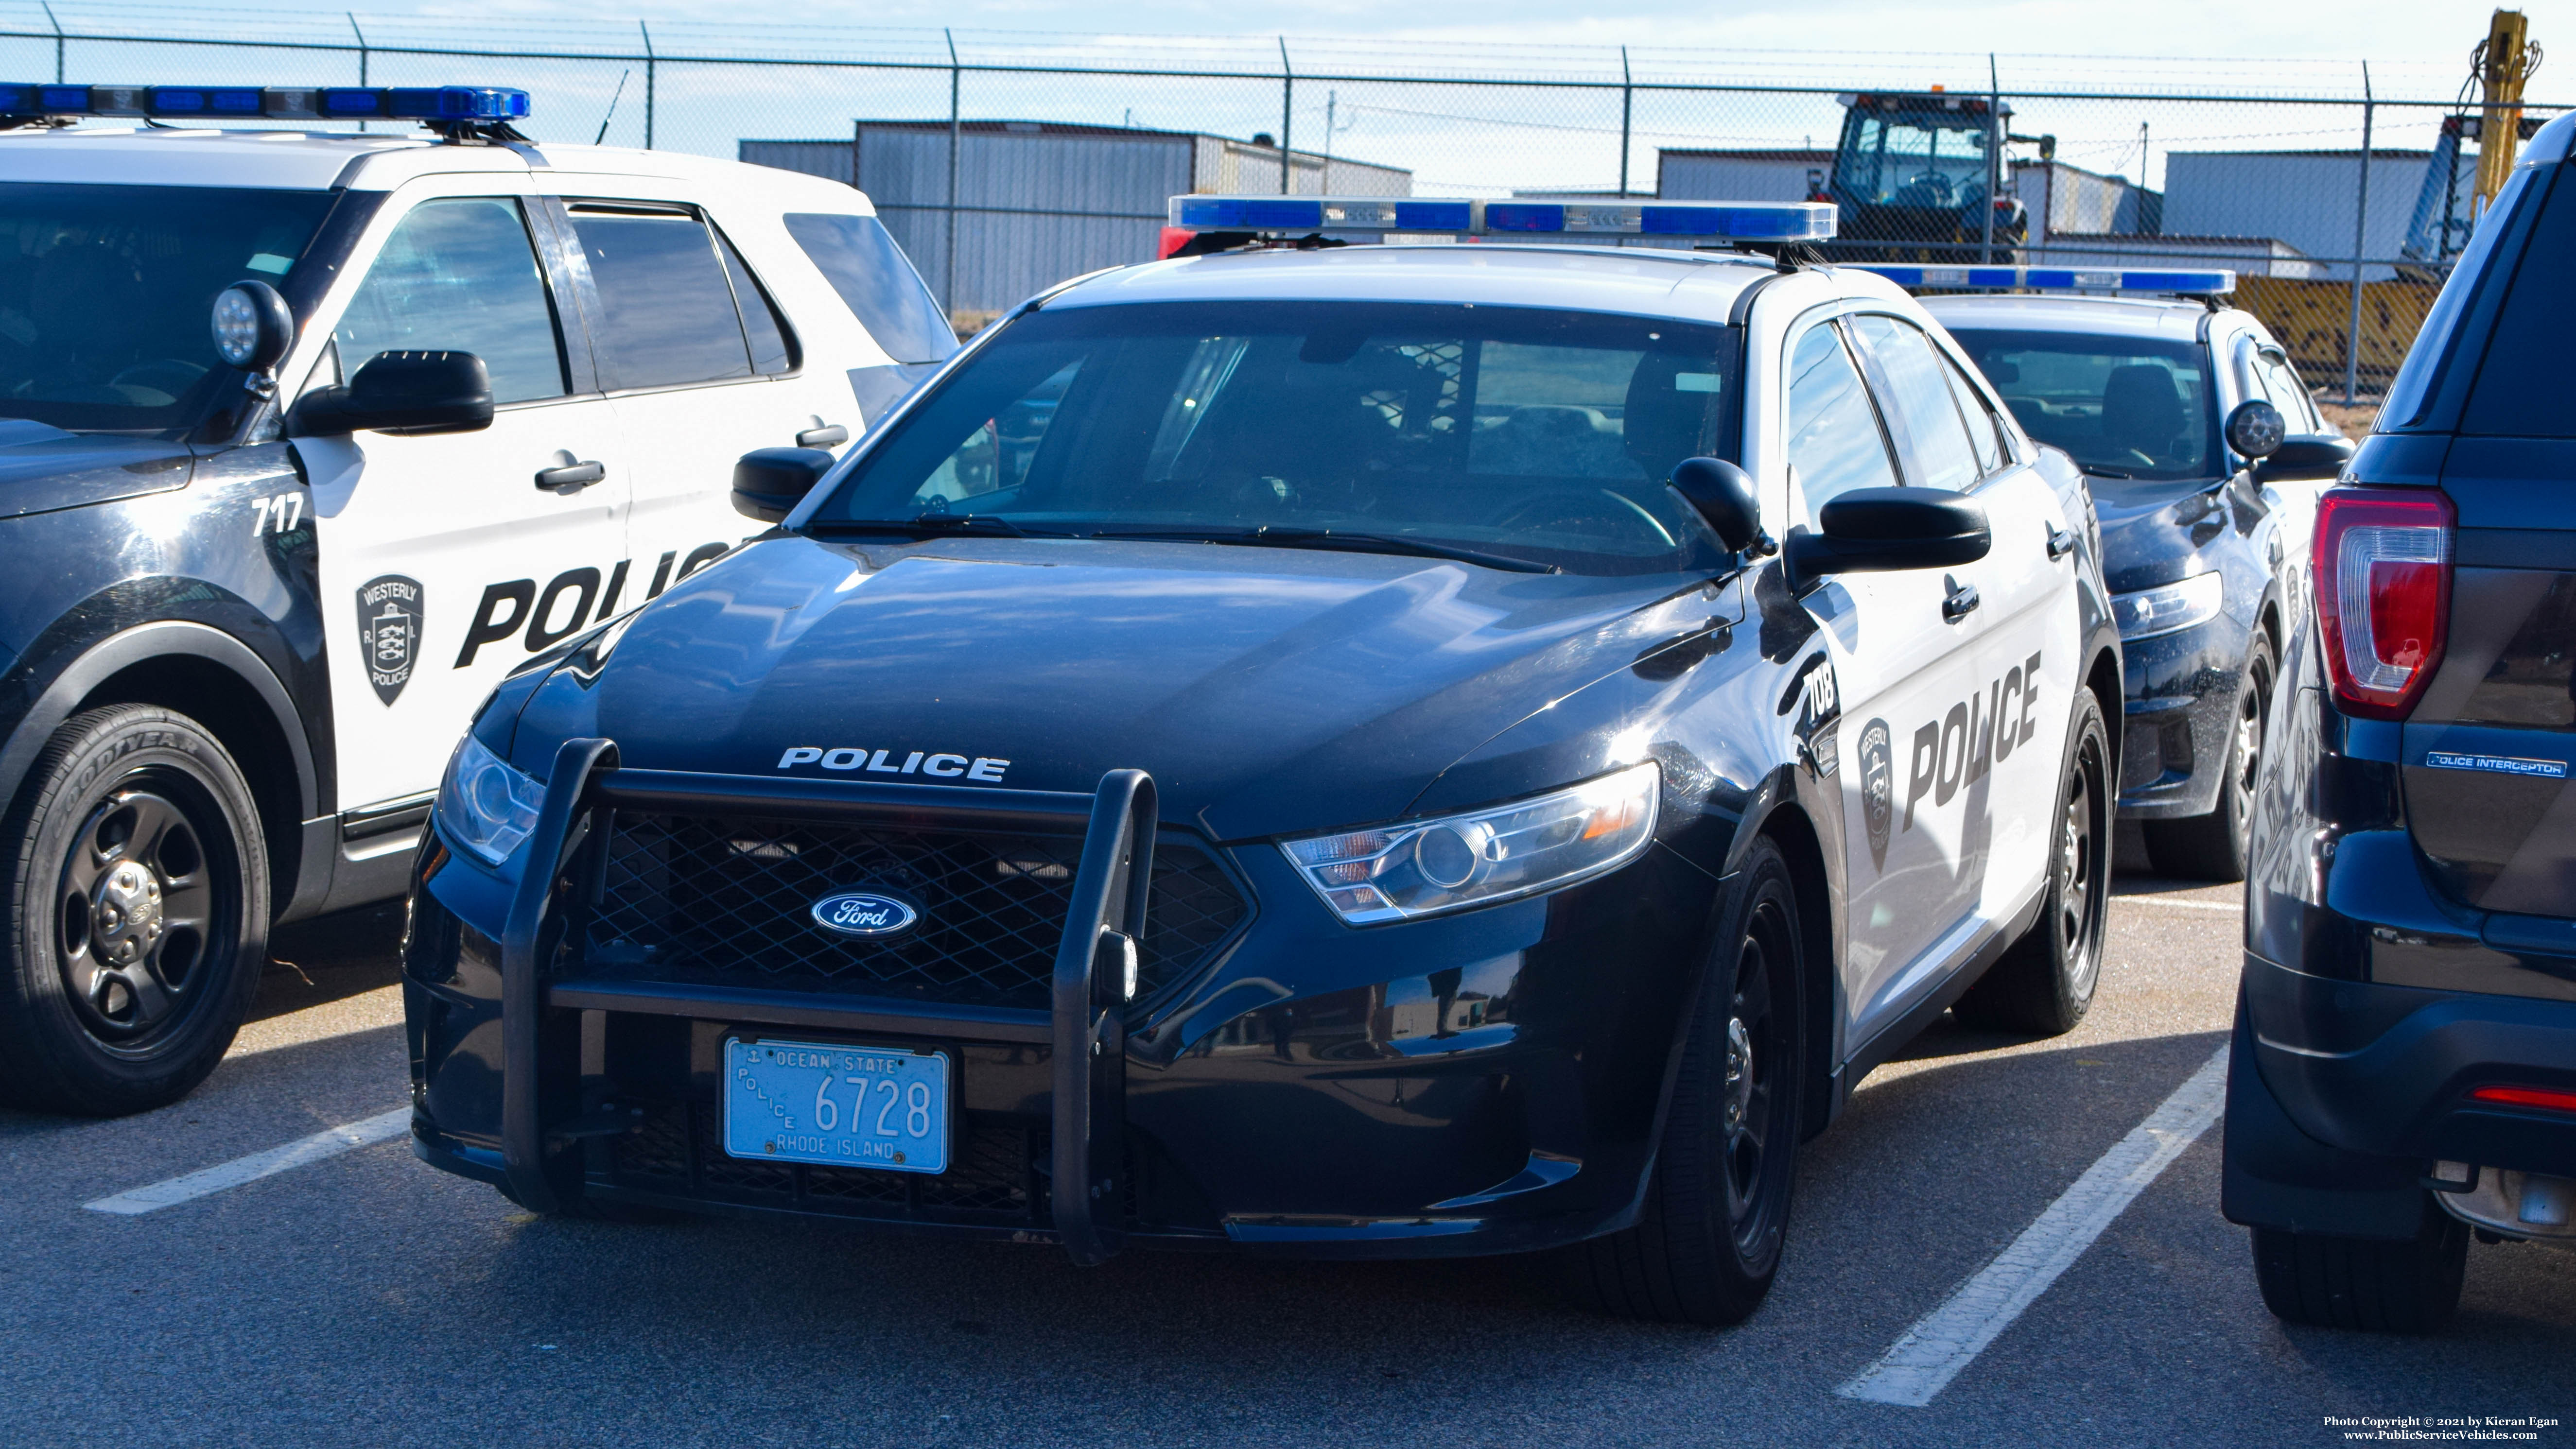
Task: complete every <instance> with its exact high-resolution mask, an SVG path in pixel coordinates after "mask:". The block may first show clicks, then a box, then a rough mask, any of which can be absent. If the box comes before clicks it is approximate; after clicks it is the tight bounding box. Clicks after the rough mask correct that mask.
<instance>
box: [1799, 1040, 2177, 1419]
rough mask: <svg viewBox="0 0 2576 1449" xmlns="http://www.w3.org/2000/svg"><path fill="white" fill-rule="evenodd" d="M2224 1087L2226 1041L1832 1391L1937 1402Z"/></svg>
mask: <svg viewBox="0 0 2576 1449" xmlns="http://www.w3.org/2000/svg"><path fill="white" fill-rule="evenodd" d="M2226 1093H2227V1048H2225V1047H2220V1048H2219V1049H2218V1053H2217V1055H2215V1056H2212V1057H2211V1058H2210V1059H2209V1060H2208V1061H2207V1062H2206V1063H2204V1064H2203V1065H2202V1066H2201V1069H2200V1070H2199V1071H2196V1072H2194V1073H2192V1074H2191V1079H2190V1080H2189V1081H2186V1082H2184V1083H2183V1084H2182V1085H2181V1086H2179V1087H2177V1088H2175V1089H2174V1094H2173V1095H2172V1096H2170V1097H2167V1098H2165V1100H2164V1105H2162V1106H2160V1107H2158V1108H2156V1110H2155V1111H2154V1112H2152V1113H2150V1114H2148V1116H2147V1120H2146V1121H2144V1122H2141V1123H2139V1124H2138V1125H2137V1126H2136V1127H2135V1128H2134V1129H2132V1130H2131V1131H2130V1133H2129V1135H2128V1136H2126V1137H2123V1138H2121V1139H2120V1140H2119V1141H2118V1142H2117V1143H2116V1144H2114V1145H2113V1146H2112V1148H2111V1150H2110V1151H2108V1152H2105V1153H2103V1154H2102V1156H2101V1157H2100V1158H2099V1159H2098V1160H2096V1161H2095V1162H2094V1164H2093V1165H2092V1166H2091V1167H2088V1168H2086V1169H2085V1170H2084V1175H2083V1176H2082V1177H2079V1178H2077V1179H2075V1185H2074V1186H2073V1187H2070V1188H2068V1189H2067V1190H2066V1191H2065V1193H2064V1194H2063V1195H2061V1196H2060V1197H2059V1198H2058V1199H2057V1201H2055V1202H2053V1203H2050V1204H2049V1205H2048V1211H2046V1212H2044V1213H2041V1214H2040V1215H2039V1220H2038V1221H2037V1222H2034V1223H2032V1224H2031V1225H2030V1226H2029V1227H2027V1228H2024V1229H2023V1230H2022V1234H2021V1236H2020V1237H2018V1238H2015V1239H2013V1242H2012V1246H2011V1247H2008V1248H2006V1249H2004V1250H2003V1251H2002V1252H2001V1253H1998V1254H1997V1255H1995V1260H1994V1261H1993V1262H1991V1263H1988V1264H1987V1265H1986V1266H1985V1268H1984V1270H1983V1271H1981V1272H1979V1273H1978V1274H1977V1276H1975V1277H1973V1278H1971V1279H1969V1280H1968V1281H1967V1282H1966V1283H1964V1284H1962V1285H1961V1286H1960V1288H1959V1291H1958V1292H1956V1293H1953V1294H1951V1295H1950V1299H1949V1301H1948V1302H1946V1303H1944V1304H1942V1305H1941V1306H1940V1307H1938V1308H1935V1309H1933V1310H1932V1311H1931V1312H1929V1313H1927V1314H1925V1315H1923V1316H1922V1317H1921V1318H1920V1319H1917V1320H1916V1321H1915V1324H1914V1326H1913V1327H1912V1328H1909V1329H1907V1330H1906V1331H1905V1336H1904V1337H1903V1338H1900V1339H1898V1340H1897V1341H1896V1346H1895V1347H1894V1348H1891V1349H1889V1350H1888V1351H1887V1352H1886V1354H1885V1355H1884V1356H1882V1357H1881V1358H1880V1359H1879V1360H1878V1362H1876V1363H1874V1364H1871V1365H1870V1366H1869V1367H1868V1368H1865V1369H1863V1370H1861V1372H1860V1374H1859V1375H1858V1376H1857V1377H1855V1378H1854V1379H1852V1380H1851V1382H1849V1383H1846V1384H1844V1385H1843V1386H1842V1387H1840V1388H1838V1389H1836V1390H1834V1392H1835V1393H1837V1394H1840V1395H1842V1396H1843V1397H1844V1398H1847V1399H1867V1400H1869V1401H1871V1402H1873V1403H1880V1404H1905V1405H1908V1406H1911V1407H1914V1408H1918V1409H1919V1408H1921V1407H1923V1406H1924V1405H1926V1404H1929V1403H1931V1402H1932V1400H1933V1398H1934V1397H1935V1396H1936V1395H1938V1394H1939V1393H1940V1392H1941V1390H1942V1389H1944V1388H1946V1387H1948V1386H1949V1383H1950V1380H1952V1379H1954V1378H1956V1377H1958V1375H1959V1371H1960V1370H1961V1369H1964V1368H1966V1367H1967V1366H1968V1365H1969V1364H1970V1363H1973V1362H1975V1360H1976V1357H1977V1355H1978V1354H1980V1353H1982V1352H1984V1351H1985V1347H1986V1345H1987V1344H1990V1343H1992V1342H1994V1341H1995V1335H1997V1334H1999V1333H2001V1332H2003V1331H2004V1330H2005V1329H2006V1328H2008V1327H2010V1326H2011V1325H2012V1321H2013V1320H2014V1319H2016V1318H2019V1317H2020V1316H2021V1313H2022V1310H2023V1309H2025V1308H2028V1307H2029V1306H2030V1305H2031V1304H2032V1303H2034V1302H2036V1301H2037V1300H2038V1298H2039V1295H2040V1294H2042V1293H2045V1292H2047V1291H2048V1285H2049V1284H2051V1283H2054V1282H2056V1281H2057V1275H2058V1274H2060V1273H2063V1272H2065V1271H2066V1270H2067V1269H2068V1268H2069V1267H2071V1266H2073V1265H2074V1262H2075V1260H2076V1259H2077V1258H2080V1257H2082V1256H2083V1255H2084V1250H2085V1249H2086V1248H2089V1247H2091V1246H2093V1240H2094V1239H2095V1238H2098V1237H2100V1236H2102V1230H2103V1229H2104V1228H2107V1227H2109V1226H2110V1225H2111V1221H2112V1219H2114V1218H2117V1217H2118V1216H2119V1215H2120V1214H2121V1212H2122V1211H2124V1210H2125V1209H2127V1207H2128V1206H2129V1204H2130V1203H2131V1202H2133V1201H2135V1200H2136V1199H2137V1196H2138V1194H2139V1193H2141V1192H2144V1191H2145V1190H2146V1187H2147V1184H2149V1183H2151V1182H2154V1181H2155V1180H2156V1176H2157V1174H2159V1173H2161V1172H2163V1171H2164V1170H2165V1169H2166V1168H2167V1167H2169V1166H2171V1165H2172V1163H2173V1160H2174V1159H2175V1158H2177V1157H2180V1156H2181V1155H2182V1151H2183V1149H2184V1148H2186V1147H2189V1146H2190V1145H2191V1144H2192V1143H2193V1142H2194V1141H2195V1140H2197V1139H2198V1138H2199V1136H2200V1134H2201V1133H2203V1132H2206V1131H2208V1130H2209V1124H2211V1123H2212V1122H2215V1121H2217V1120H2218V1114H2219V1110H2220V1108H2221V1107H2223V1106H2224V1105H2225V1101H2226Z"/></svg>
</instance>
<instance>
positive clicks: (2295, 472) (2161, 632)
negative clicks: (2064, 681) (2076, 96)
mask: <svg viewBox="0 0 2576 1449" xmlns="http://www.w3.org/2000/svg"><path fill="white" fill-rule="evenodd" d="M1878 270H1882V271H1885V272H1887V273H1889V274H1891V276H1892V279H1897V280H1905V281H1909V282H1917V283H1925V284H1928V285H1934V286H1942V285H1963V284H1965V285H1993V286H2016V285H2018V286H2027V287H2070V286H2072V287H2082V288H2085V289H2086V290H2087V291H2089V292H2092V293H2095V295H2084V296H2070V295H2062V294H2048V293H2041V294H2031V293H2022V294H2019V295H1994V296H1975V295H1949V296H1934V297H1927V298H1925V299H1924V302H1923V306H1924V310H1926V311H1928V312H1930V313H1931V314H1932V315H1933V316H1934V317H1936V318H1939V319H1940V321H1941V323H1942V325H1943V326H1945V327H1947V328H1949V329H1950V335H1951V336H1952V337H1953V338H1955V339H1957V341H1958V343H1959V346H1960V347H1961V348H1962V349H1963V350H1965V351H1966V353H1967V354H1968V356H1969V357H1970V358H1971V359H1972V360H1974V361H1975V363H1976V364H1977V366H1978V367H1979V369H1980V370H1982V371H1983V372H1984V373H1985V376H1986V379H1987V381H1989V382H1990V383H1992V384H1993V385H1994V387H1995V388H1996V390H1997V391H1998V392H2000V393H2001V394H2002V396H2003V400H2004V403H2005V405H2006V406H2007V407H2009V408H2010V409H2011V410H2012V414H2013V416H2014V418H2015V419H2016V420H2017V421H2019V422H2020V424H2021V425H2022V427H2023V428H2024V429H2025V430H2027V431H2028V432H2029V434H2030V435H2031V436H2032V437H2033V438H2036V439H2038V440H2039V441H2040V442H2042V443H2046V444H2049V445H2051V446H2053V447H2057V448H2062V449H2064V450H2065V451H2066V452H2067V453H2068V454H2070V455H2071V456H2072V457H2073V458H2074V459H2075V461H2076V463H2077V464H2078V465H2079V466H2080V467H2082V468H2083V470H2084V472H2085V474H2086V475H2087V477H2088V478H2089V479H2090V480H2091V484H2092V491H2093V498H2094V504H2095V506H2096V508H2097V509H2098V510H2099V512H2100V516H2101V521H2102V551H2103V558H2102V570H2103V574H2104V576H2105V577H2106V578H2107V579H2108V581H2109V583H2110V586H2111V590H2112V595H2111V607H2112V611H2113V613H2114V614H2116V615H2117V616H2118V619H2119V624H2120V647H2121V653H2122V658H2123V660H2124V664H2125V670H2126V685H2125V690H2124V694H2125V698H2124V703H2123V708H2124V709H2125V710H2126V711H2127V714H2128V728H2127V729H2126V730H2124V731H2123V734H2124V737H2125V739H2124V747H2123V749H2122V752H2121V767H2120V780H2119V790H2120V813H2121V814H2122V815H2124V816H2126V817H2129V818H2131V819H2135V820H2137V821H2139V822H2140V827H2141V830H2142V833H2143V834H2144V836H2145V841H2146V847H2147V856H2148V859H2149V861H2150V862H2151V863H2152V864H2153V865H2154V866H2155V868H2156V869H2157V870H2159V871H2161V872H2164V873H2165V874H2168V875H2176V876H2183V877H2187V878H2196V879H2203V880H2241V879H2243V878H2244V875H2245V868H2246V840H2247V834H2248V831H2249V830H2250V828H2251V825H2252V808H2251V807H2252V802H2253V799H2254V778H2255V775H2256V772H2257V771H2258V770H2259V769H2260V768H2261V763H2262V753H2263V728H2264V721H2265V717H2266V711H2267V710H2268V709H2269V707H2270V704H2271V700H2272V687H2273V680H2274V678H2275V677H2276V675H2277V674H2278V672H2279V661H2280V658H2281V654H2282V650H2283V648H2284V647H2285V645H2286V641H2287V640H2288V639H2289V637H2290V635H2291V633H2292V632H2293V631H2294V630H2296V629H2298V628H2300V627H2302V624H2303V621H2304V617H2305V611H2306V607H2307V606H2306V598H2307V588H2306V582H2305V573H2306V569H2307V547H2306V544H2307V538H2308V532H2309V529H2310V527H2311V526H2312V524H2313V522H2314V519H2315V516H2316V495H2317V492H2318V490H2319V489H2320V488H2322V487H2323V486H2324V485H2325V484H2326V483H2327V482H2330V481H2331V480H2332V479H2333V478H2334V476H2335V473H2336V471H2337V470H2338V469H2339V468H2341V467H2342V466H2343V464H2344V462H2345V460H2346V459H2348V458H2350V457H2351V456H2352V446H2351V444H2349V443H2347V442H2346V441H2344V439H2343V437H2342V435H2341V434H2339V433H2337V432H2335V431H2334V430H2333V429H2332V428H2331V427H2329V426H2328V425H2327V423H2326V421H2325V419H2324V418H2323V416H2322V415H2320V414H2319V412H2318V410H2317V405H2316V402H2315V400H2314V399H2313V398H2312V397H2310V395H2309V392H2308V388H2307V385H2306V384H2305V383H2303V382H2302V381H2300V379H2299V375H2298V372H2297V370H2296V369H2295V368H2294V367H2292V365H2291V363H2290V358H2289V355H2288V354H2287V352H2285V351H2284V350H2283V349H2282V347H2281V345H2280V344H2279V343H2278V342H2276V341H2275V340H2273V337H2272V334H2271V332H2270V331H2269V330H2268V329H2267V328H2265V327H2264V325H2263V323H2262V321H2261V320H2260V319H2258V318H2256V317H2255V316H2254V315H2253V314H2252V313H2250V312H2247V311H2244V310H2242V309H2241V308H2237V307H2232V306H2228V305H2226V304H2225V298H2226V297H2227V295H2228V294H2229V293H2231V292H2232V291H2233V290H2234V289H2235V285H2236V278H2235V275H2234V274H2233V273H2232V272H2227V271H2223V270H2221V271H2174V270H2161V271H2146V270H2125V271H2124V270H2107V271H2093V270H2080V269H2076V268H2067V267H2023V268H1983V267H1980V268H1966V267H1954V268H1936V267H1895V266H1890V267H1885V268H1880V269H1878ZM1994 274H1999V275H1994ZM2177 294H2183V295H2177Z"/></svg>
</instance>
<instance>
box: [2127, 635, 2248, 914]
mask: <svg viewBox="0 0 2576 1449" xmlns="http://www.w3.org/2000/svg"><path fill="white" fill-rule="evenodd" d="M2272 674H2273V665H2272V640H2271V638H2270V636H2268V635H2266V634H2263V633H2261V632H2259V631H2258V632H2257V633H2256V634H2255V635H2254V652H2253V653H2252V654H2250V655H2248V656H2247V657H2246V660H2245V672H2244V673H2243V674H2242V675H2240V676H2239V677H2238V678H2237V681H2236V711H2235V714H2234V715H2233V717H2232V718H2231V720H2230V723H2229V730H2228V738H2227V758H2226V760H2225V762H2224V764H2223V766H2222V768H2223V769H2224V770H2225V772H2226V773H2225V776H2224V778H2222V779H2221V780H2220V781H2219V782H2218V805H2217V808H2216V809H2213V810H2211V811H2210V812H2209V813H2208V814H2206V815H2193V816H2188V817H2186V818H2184V819H2180V820H2147V821H2141V822H2140V823H2139V834H2141V835H2142V836H2144V837H2145V838H2146V842H2147V863H2148V864H2150V865H2153V866H2154V867H2155V868H2156V873H2157V874H2159V875H2169V876H2175V877H2178V878H2180V879H2183V880H2214V881H2239V880H2243V879H2245V866H2246V858H2247V856H2248V854H2249V853H2250V852H2251V850H2252V846H2253V839H2254V781H2255V778H2256V776H2257V774H2258V773H2259V772H2260V771H2261V769H2262V767H2263V712H2264V710H2265V709H2267V708H2269V707H2270V705H2271V703H2272Z"/></svg>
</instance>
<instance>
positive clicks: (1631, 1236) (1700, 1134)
mask: <svg viewBox="0 0 2576 1449" xmlns="http://www.w3.org/2000/svg"><path fill="white" fill-rule="evenodd" d="M1742 879H1743V884H1742V885H1741V886H1739V887H1738V888H1737V890H1736V893H1735V894H1736V899H1735V901H1734V902H1733V903H1732V905H1731V906H1730V908H1729V910H1728V912H1727V916H1726V919H1725V921H1724V923H1723V925H1722V927H1721V928H1720V930H1719V931H1718V932H1717V934H1716V936H1715V938H1714V941H1713V943H1712V945H1711V947H1710V950H1709V952H1708V955H1707V957H1706V959H1705V962H1704V964H1703V965H1702V967H1701V971H1702V978H1701V982H1700V990H1699V993H1698V1001H1697V1002H1696V1004H1695V1005H1694V1007H1693V1009H1692V1010H1693V1018H1692V1021H1691V1025H1690V1034H1689V1036H1688V1038H1687V1040H1686V1041H1685V1043H1684V1045H1683V1047H1682V1060H1681V1067H1680V1070H1679V1072H1678V1073H1677V1074H1676V1077H1675V1080H1674V1083H1673V1098H1672V1106H1671V1110H1670V1112H1669V1114H1668V1115H1667V1116H1666V1118H1665V1121H1664V1132H1663V1140H1662V1143H1661V1146H1660V1148H1659V1150H1658V1151H1657V1153H1656V1160H1655V1168H1654V1177H1653V1180H1652V1181H1651V1182H1649V1183H1648V1184H1647V1189H1646V1203H1645V1211H1644V1216H1643V1217H1642V1218H1641V1219H1640V1220H1639V1221H1638V1223H1637V1224H1636V1225H1635V1226H1634V1227H1630V1228H1627V1229H1624V1230H1622V1231H1619V1232H1615V1233H1611V1234H1608V1235H1606V1236H1603V1237H1599V1238H1594V1239H1592V1240H1590V1241H1588V1242H1583V1243H1577V1244H1575V1245H1574V1246H1573V1247H1571V1248H1568V1249H1566V1250H1565V1252H1564V1253H1563V1254H1562V1255H1561V1268H1562V1272H1563V1276H1564V1278H1565V1282H1566V1286H1567V1288H1568V1290H1569V1291H1570V1293H1571V1294H1572V1296H1573V1297H1574V1298H1575V1300H1576V1301H1577V1302H1579V1303H1581V1304H1583V1305H1584V1306H1586V1307H1589V1308H1592V1309H1595V1310H1598V1311H1601V1312H1607V1313H1615V1314H1619V1315H1622V1316H1624V1317H1629V1318H1643V1319H1652V1320H1657V1321H1661V1322H1666V1323H1696V1324H1702V1325H1707V1326H1711V1327H1718V1326H1724V1325H1727V1324H1733V1323H1741V1322H1743V1321H1744V1320H1745V1319H1746V1318H1748V1317H1750V1316H1751V1315H1752V1313H1753V1310H1754V1309H1756V1308H1758V1307H1760V1306H1761V1305H1762V1299H1763V1295H1765V1294H1766V1293H1768V1292H1770V1290H1771V1279H1772V1275H1773V1274H1774V1273H1775V1272H1777V1271H1778V1269H1779V1266H1780V1248H1781V1244H1782V1242H1783V1240H1784V1239H1785V1237H1786V1235H1787V1232H1788V1226H1789V1193H1790V1188H1791V1186H1792V1185H1793V1183H1794V1180H1795V1178H1796V1167H1797V1161H1796V1158H1797V1147H1798V1138H1799V1135H1800V1129H1801V1126H1802V1117H1801V1110H1802V1107H1803V1104H1804V1099H1805V1085H1806V1069H1807V1061H1806V1018H1805V995H1804V993H1803V991H1802V990H1801V977H1802V972H1801V965H1800V962H1801V954H1800V952H1801V947H1800V943H1799V936H1798V911H1797V899H1796V896H1795V894H1794V887H1793V885H1792V882H1791V878H1790V875H1789V867H1788V863H1787V862H1786V861H1785V860H1784V859H1782V857H1781V855H1780V852H1779V850H1778V849H1777V848H1776V847H1774V846H1773V845H1772V843H1771V842H1770V841H1769V840H1767V839H1766V840H1761V841H1758V842H1756V843H1755V845H1754V847H1753V850H1752V852H1751V854H1750V855H1749V857H1748V858H1747V859H1746V861H1745V863H1744V868H1743V872H1742Z"/></svg>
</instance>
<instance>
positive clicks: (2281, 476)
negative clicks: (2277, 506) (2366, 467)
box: [2254, 433, 2354, 483]
mask: <svg viewBox="0 0 2576 1449" xmlns="http://www.w3.org/2000/svg"><path fill="white" fill-rule="evenodd" d="M2353 452H2354V449H2353V446H2352V440H2351V439H2350V438H2346V437H2342V436H2339V435H2337V434H2334V433H2308V434H2304V435H2302V436H2300V437H2296V438H2284V439H2282V440H2281V445H2280V446H2279V447H2277V448H2274V449H2273V450H2272V452H2271V454H2270V456H2268V457H2266V458H2264V459H2263V460H2262V461H2260V462H2258V463H2256V464H2255V465H2254V481H2255V482H2257V483H2305V482H2314V481H2317V480H2319V479H2328V478H2334V477H2337V476H2340V475H2341V474H2342V472H2343V469H2344V465H2345V464H2347V463H2349V462H2351V461H2352V455H2353Z"/></svg>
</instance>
